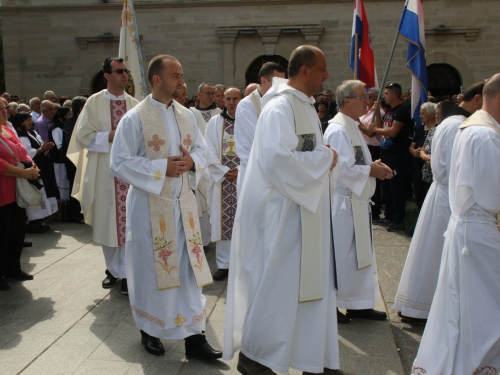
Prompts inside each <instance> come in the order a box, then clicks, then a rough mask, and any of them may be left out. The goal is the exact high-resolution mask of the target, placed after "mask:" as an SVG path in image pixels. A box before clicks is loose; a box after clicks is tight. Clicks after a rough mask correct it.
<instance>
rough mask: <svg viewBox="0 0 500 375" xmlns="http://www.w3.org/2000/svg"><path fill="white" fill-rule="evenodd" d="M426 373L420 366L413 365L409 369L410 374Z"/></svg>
mask: <svg viewBox="0 0 500 375" xmlns="http://www.w3.org/2000/svg"><path fill="white" fill-rule="evenodd" d="M425 374H427V370H424V369H423V368H422V367H415V366H413V368H412V369H411V375H425Z"/></svg>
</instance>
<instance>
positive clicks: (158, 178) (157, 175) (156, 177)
mask: <svg viewBox="0 0 500 375" xmlns="http://www.w3.org/2000/svg"><path fill="white" fill-rule="evenodd" d="M155 151H156V150H155ZM154 176H155V180H156V181H159V180H161V178H162V177H163V174H162V173H161V172H160V171H157V172H155V174H154Z"/></svg>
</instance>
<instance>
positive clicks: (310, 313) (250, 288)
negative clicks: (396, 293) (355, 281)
mask: <svg viewBox="0 0 500 375" xmlns="http://www.w3.org/2000/svg"><path fill="white" fill-rule="evenodd" d="M284 90H291V91H292V92H293V95H296V96H297V97H298V98H299V99H300V100H301V103H302V105H303V106H304V110H305V112H306V113H307V116H308V117H309V119H310V121H311V123H312V124H313V125H314V128H315V138H316V141H317V146H316V148H315V149H314V150H313V151H309V152H298V151H296V147H297V146H298V144H299V139H298V137H297V135H296V129H295V118H294V113H293V111H292V108H291V105H290V103H289V102H288V100H287V99H286V98H284V97H283V96H281V95H279V93H281V92H283V91H284ZM267 101H269V102H268V104H267V105H265V103H266V102H267ZM313 103H314V99H313V98H309V97H307V96H306V95H305V94H303V93H302V92H299V91H297V90H294V89H291V88H290V87H289V86H287V85H275V86H273V87H272V88H271V89H270V90H269V91H268V93H267V94H266V96H264V97H263V105H265V107H264V108H263V111H262V114H261V116H260V118H259V121H258V123H257V129H256V133H255V140H254V143H253V146H252V151H251V153H250V160H249V163H248V168H247V171H246V173H247V175H246V177H245V180H244V182H243V186H242V189H241V195H240V197H239V198H238V209H237V212H236V219H235V224H234V228H233V238H232V246H231V260H230V266H229V284H228V292H227V301H226V306H227V307H226V324H225V337H224V359H227V360H229V359H231V358H232V357H233V355H234V354H235V352H236V351H237V350H238V349H240V347H241V351H242V352H243V353H244V354H245V355H246V356H247V357H249V358H251V359H253V360H255V361H257V362H259V363H261V364H263V365H265V366H268V367H270V368H272V369H273V370H276V371H280V372H287V371H288V369H289V367H292V368H295V369H298V370H302V371H310V372H323V368H325V367H326V368H331V369H337V368H339V350H338V335H337V320H336V303H335V287H334V280H333V275H334V272H333V258H332V244H331V230H330V212H329V209H328V207H329V205H330V202H329V201H330V197H329V182H330V180H329V176H330V173H329V172H330V171H329V169H330V166H331V163H332V160H333V154H332V152H331V150H330V149H328V148H327V147H326V146H324V145H323V140H322V132H321V128H320V124H319V121H318V115H317V114H316V111H315V110H314V107H313V106H312V104H313ZM319 205H321V206H322V207H324V208H323V209H322V223H323V231H322V244H323V245H322V275H323V299H321V300H317V301H313V302H306V303H300V304H299V302H298V301H299V282H300V267H301V252H302V248H301V247H302V246H301V235H302V232H301V214H300V207H304V208H305V209H307V210H309V211H310V212H316V209H317V207H318V206H319Z"/></svg>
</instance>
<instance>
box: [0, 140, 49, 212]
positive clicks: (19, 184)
mask: <svg viewBox="0 0 500 375" xmlns="http://www.w3.org/2000/svg"><path fill="white" fill-rule="evenodd" d="M0 142H2V143H3V145H4V146H5V147H6V148H7V150H9V151H10V153H11V154H12V156H13V157H14V162H15V163H16V166H17V167H18V168H21V169H25V166H24V164H23V163H20V162H19V161H18V160H17V158H16V155H15V154H14V151H12V149H11V148H10V147H9V145H8V144H7V143H5V142H4V140H3V139H0ZM16 201H17V205H18V206H19V207H21V208H40V207H41V205H42V203H43V198H42V192H41V191H40V190H38V189H37V188H36V187H35V186H34V185H32V184H30V182H29V181H28V180H27V179H25V178H22V177H17V178H16Z"/></svg>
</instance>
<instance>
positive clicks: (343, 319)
mask: <svg viewBox="0 0 500 375" xmlns="http://www.w3.org/2000/svg"><path fill="white" fill-rule="evenodd" d="M350 321H351V319H349V318H348V317H347V316H346V315H344V314H342V313H341V312H340V311H339V309H337V323H338V324H349V322H350Z"/></svg>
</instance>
